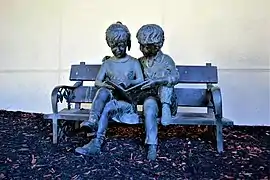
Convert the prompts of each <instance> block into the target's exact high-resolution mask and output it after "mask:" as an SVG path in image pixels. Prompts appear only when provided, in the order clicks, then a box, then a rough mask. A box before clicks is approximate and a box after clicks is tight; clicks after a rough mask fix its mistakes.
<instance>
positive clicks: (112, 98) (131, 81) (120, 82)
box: [75, 22, 179, 160]
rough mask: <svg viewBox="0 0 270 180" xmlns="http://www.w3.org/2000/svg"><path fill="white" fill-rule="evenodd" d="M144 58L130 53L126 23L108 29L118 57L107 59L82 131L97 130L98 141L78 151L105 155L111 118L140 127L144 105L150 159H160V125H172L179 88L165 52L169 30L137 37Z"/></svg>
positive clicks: (153, 28) (144, 30)
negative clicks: (163, 50)
mask: <svg viewBox="0 0 270 180" xmlns="http://www.w3.org/2000/svg"><path fill="white" fill-rule="evenodd" d="M136 37H137V39H138V43H139V44H140V51H141V52H142V54H143V56H142V57H140V58H138V59H136V58H134V57H132V56H130V55H128V54H127V50H130V48H131V34H130V32H129V29H128V28H127V26H125V25H123V24H122V23H121V22H117V23H114V24H112V25H110V26H109V27H108V28H107V30H106V42H107V44H108V46H109V47H110V48H111V51H112V53H113V56H112V57H109V56H106V57H105V58H104V59H103V62H102V65H101V68H100V70H99V72H98V75H97V77H96V81H95V86H96V87H98V88H99V89H98V91H97V93H96V95H95V98H94V100H93V103H92V107H91V109H90V114H89V119H88V120H87V121H84V122H82V123H81V127H82V128H90V129H91V130H94V131H95V132H96V133H95V138H93V139H92V140H91V141H90V142H89V143H88V144H86V145H84V146H83V147H77V148H76V149H75V151H76V152H77V153H79V154H83V155H94V154H98V153H100V150H101V145H102V144H103V142H104V138H105V133H106V129H107V127H108V121H109V120H110V119H112V120H114V121H117V122H121V123H127V124H137V123H138V122H139V121H140V116H139V115H138V113H137V104H143V114H142V115H143V122H144V125H145V131H146V139H145V144H147V145H148V154H147V159H149V160H155V159H156V157H157V144H158V138H157V133H158V123H157V118H158V117H161V124H162V125H168V124H169V123H170V122H171V119H172V116H173V115H175V114H176V112H177V104H176V96H175V94H174V86H175V85H176V84H177V83H178V78H179V73H178V70H177V69H176V66H175V63H174V61H173V59H172V58H171V57H170V56H169V55H166V54H164V53H163V52H162V51H161V48H162V46H163V43H164V31H163V29H162V28H161V27H160V26H158V25H156V24H146V25H143V26H142V27H141V28H140V29H139V30H138V32H137V35H136Z"/></svg>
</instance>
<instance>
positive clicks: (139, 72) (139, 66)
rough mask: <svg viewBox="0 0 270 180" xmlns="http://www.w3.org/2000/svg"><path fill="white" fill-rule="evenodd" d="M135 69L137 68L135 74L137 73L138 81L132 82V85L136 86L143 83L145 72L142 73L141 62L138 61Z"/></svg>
mask: <svg viewBox="0 0 270 180" xmlns="http://www.w3.org/2000/svg"><path fill="white" fill-rule="evenodd" d="M134 68H135V73H136V74H135V76H136V79H135V80H131V84H132V85H136V84H139V83H141V82H143V72H142V68H141V65H140V63H139V61H137V60H136V61H135V63H134Z"/></svg>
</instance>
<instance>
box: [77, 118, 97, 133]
mask: <svg viewBox="0 0 270 180" xmlns="http://www.w3.org/2000/svg"><path fill="white" fill-rule="evenodd" d="M80 127H81V129H83V130H85V131H87V132H95V131H96V130H97V123H95V122H92V121H89V120H88V121H83V122H82V123H81V124H80Z"/></svg>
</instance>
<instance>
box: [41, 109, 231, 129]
mask: <svg viewBox="0 0 270 180" xmlns="http://www.w3.org/2000/svg"><path fill="white" fill-rule="evenodd" d="M139 113H141V112H139ZM88 117H89V109H82V110H80V109H71V110H68V109H63V110H62V111H60V112H59V113H58V114H57V118H58V119H65V120H74V121H84V120H87V119H88ZM44 118H45V119H52V118H53V114H47V115H45V116H44ZM158 122H160V119H159V118H158ZM170 124H179V125H216V119H215V118H214V116H213V115H212V114H207V113H186V112H178V113H177V115H176V116H174V117H173V118H172V122H171V123H170ZM222 124H223V125H233V122H232V121H231V120H228V119H226V118H223V119H222Z"/></svg>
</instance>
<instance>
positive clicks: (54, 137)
mask: <svg viewBox="0 0 270 180" xmlns="http://www.w3.org/2000/svg"><path fill="white" fill-rule="evenodd" d="M57 126H58V124H57V117H56V115H54V117H53V144H57V136H58V132H57V131H58V127H57Z"/></svg>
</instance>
